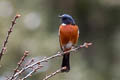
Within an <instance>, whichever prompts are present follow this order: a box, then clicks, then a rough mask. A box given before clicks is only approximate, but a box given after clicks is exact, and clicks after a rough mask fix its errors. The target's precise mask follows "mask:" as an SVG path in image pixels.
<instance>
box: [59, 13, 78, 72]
mask: <svg viewBox="0 0 120 80" xmlns="http://www.w3.org/2000/svg"><path fill="white" fill-rule="evenodd" d="M59 17H60V20H61V25H60V26H59V32H58V35H59V43H60V48H61V50H62V51H63V52H66V51H69V50H71V49H72V48H73V47H75V45H76V43H77V42H78V38H79V28H78V26H77V25H76V24H75V20H74V19H73V18H72V16H70V15H69V14H62V15H59ZM69 60H70V52H68V53H65V54H64V55H63V59H62V65H61V67H66V69H63V70H61V72H69V71H70V61H69Z"/></svg>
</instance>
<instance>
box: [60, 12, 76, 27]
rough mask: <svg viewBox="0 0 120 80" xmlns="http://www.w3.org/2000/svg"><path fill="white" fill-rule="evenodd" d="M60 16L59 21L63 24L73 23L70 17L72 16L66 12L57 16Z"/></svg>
mask: <svg viewBox="0 0 120 80" xmlns="http://www.w3.org/2000/svg"><path fill="white" fill-rule="evenodd" d="M59 17H60V18H61V21H62V23H63V24H72V25H75V21H74V19H73V18H72V16H70V15H68V14H63V15H60V16H59Z"/></svg>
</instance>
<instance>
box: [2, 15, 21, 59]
mask: <svg viewBox="0 0 120 80" xmlns="http://www.w3.org/2000/svg"><path fill="white" fill-rule="evenodd" d="M20 16H21V15H20V14H17V15H16V16H15V17H14V19H13V20H12V23H11V26H10V28H9V30H8V32H7V36H6V38H5V40H4V42H3V46H2V49H1V51H0V61H1V58H2V56H3V54H4V52H5V51H6V45H7V43H8V39H9V36H10V34H11V32H12V30H13V27H14V25H15V24H16V20H17V19H18V18H19V17H20Z"/></svg>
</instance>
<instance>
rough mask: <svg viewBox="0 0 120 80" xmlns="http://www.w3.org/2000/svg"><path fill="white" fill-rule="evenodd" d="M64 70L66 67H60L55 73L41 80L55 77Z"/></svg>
mask: <svg viewBox="0 0 120 80" xmlns="http://www.w3.org/2000/svg"><path fill="white" fill-rule="evenodd" d="M65 69H66V67H62V68H60V69H58V70H56V71H55V72H53V73H51V74H50V75H48V76H46V77H45V78H44V79H43V80H48V79H49V78H51V77H53V76H55V75H56V74H57V73H60V72H61V70H65Z"/></svg>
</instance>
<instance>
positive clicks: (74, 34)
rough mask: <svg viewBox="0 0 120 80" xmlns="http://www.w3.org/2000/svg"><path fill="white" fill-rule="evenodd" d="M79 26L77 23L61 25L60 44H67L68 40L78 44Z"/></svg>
mask: <svg viewBox="0 0 120 80" xmlns="http://www.w3.org/2000/svg"><path fill="white" fill-rule="evenodd" d="M78 37H79V34H78V26H77V25H64V26H63V25H61V26H60V28H59V39H60V45H61V46H62V45H66V44H67V43H68V42H72V43H73V44H76V43H77V41H78Z"/></svg>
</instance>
